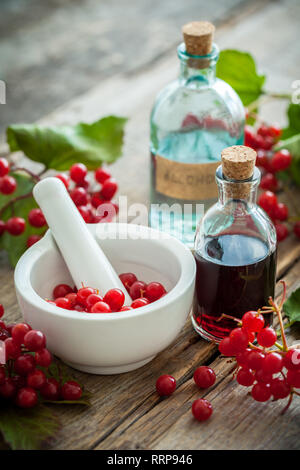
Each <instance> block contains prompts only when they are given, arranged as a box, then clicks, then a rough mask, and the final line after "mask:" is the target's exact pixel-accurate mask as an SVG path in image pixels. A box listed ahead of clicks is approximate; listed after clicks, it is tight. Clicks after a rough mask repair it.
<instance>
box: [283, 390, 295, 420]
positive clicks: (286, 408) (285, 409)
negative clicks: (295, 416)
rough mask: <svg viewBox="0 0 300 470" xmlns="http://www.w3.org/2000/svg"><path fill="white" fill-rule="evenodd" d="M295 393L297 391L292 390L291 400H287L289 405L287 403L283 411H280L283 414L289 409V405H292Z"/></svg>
mask: <svg viewBox="0 0 300 470" xmlns="http://www.w3.org/2000/svg"><path fill="white" fill-rule="evenodd" d="M294 393H295V392H294V391H292V392H291V393H290V397H289V401H288V402H287V405H286V406H285V407H284V408H283V410H282V411H281V413H280V414H281V415H283V414H284V413H285V412H286V411H287V410H288V409H289V407H290V405H291V403H292V401H293V394H294Z"/></svg>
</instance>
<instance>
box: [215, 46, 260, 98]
mask: <svg viewBox="0 0 300 470" xmlns="http://www.w3.org/2000/svg"><path fill="white" fill-rule="evenodd" d="M216 71H217V77H219V78H221V79H222V80H224V81H225V82H227V83H228V84H229V85H231V86H232V88H233V89H234V90H235V91H236V92H237V94H238V95H239V97H240V98H241V100H242V102H243V104H244V105H245V106H247V105H248V104H250V103H252V102H253V101H255V100H257V98H259V96H260V95H261V94H262V93H263V90H262V87H263V84H264V82H265V76H264V75H258V73H257V71H256V64H255V61H254V59H253V57H252V56H251V54H249V53H248V52H242V51H238V50H235V49H226V50H224V51H221V53H220V57H219V60H218V62H217V70H216Z"/></svg>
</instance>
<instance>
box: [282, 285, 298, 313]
mask: <svg viewBox="0 0 300 470" xmlns="http://www.w3.org/2000/svg"><path fill="white" fill-rule="evenodd" d="M283 311H284V313H285V314H286V316H287V317H288V319H289V320H290V322H296V321H300V287H298V289H296V290H295V291H294V292H293V293H292V294H291V295H290V296H289V298H288V299H287V300H286V301H285V302H284V304H283Z"/></svg>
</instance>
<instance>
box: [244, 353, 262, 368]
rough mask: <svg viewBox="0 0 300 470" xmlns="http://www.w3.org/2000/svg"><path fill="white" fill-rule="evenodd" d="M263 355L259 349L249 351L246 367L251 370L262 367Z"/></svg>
mask: <svg viewBox="0 0 300 470" xmlns="http://www.w3.org/2000/svg"><path fill="white" fill-rule="evenodd" d="M264 358H265V355H264V354H263V353H261V352H259V351H251V352H250V353H249V355H248V357H247V359H248V367H249V368H250V369H252V370H258V369H260V368H261V367H262V364H263V361H264Z"/></svg>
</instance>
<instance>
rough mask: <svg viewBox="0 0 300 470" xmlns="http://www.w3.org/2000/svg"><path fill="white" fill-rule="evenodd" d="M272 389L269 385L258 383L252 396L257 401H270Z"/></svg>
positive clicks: (254, 386) (253, 389)
mask: <svg viewBox="0 0 300 470" xmlns="http://www.w3.org/2000/svg"><path fill="white" fill-rule="evenodd" d="M271 394H272V393H271V387H270V385H269V384H264V383H261V382H259V383H256V384H255V385H253V388H252V391H251V395H252V397H253V398H254V400H255V401H260V402H264V401H268V400H269V398H270V397H271Z"/></svg>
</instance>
